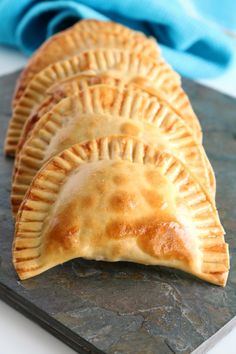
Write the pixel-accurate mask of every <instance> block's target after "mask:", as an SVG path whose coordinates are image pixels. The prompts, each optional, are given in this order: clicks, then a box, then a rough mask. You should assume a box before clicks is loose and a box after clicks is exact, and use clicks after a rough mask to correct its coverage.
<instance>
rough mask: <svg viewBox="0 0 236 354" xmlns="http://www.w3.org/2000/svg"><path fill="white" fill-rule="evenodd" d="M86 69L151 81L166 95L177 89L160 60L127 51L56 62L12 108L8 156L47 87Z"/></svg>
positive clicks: (96, 52)
mask: <svg viewBox="0 0 236 354" xmlns="http://www.w3.org/2000/svg"><path fill="white" fill-rule="evenodd" d="M88 70H89V71H91V70H92V71H93V72H94V73H95V74H97V73H100V72H104V71H107V70H112V71H115V72H118V73H119V74H120V75H121V76H123V77H126V78H128V79H129V80H133V79H134V78H135V79H136V80H137V79H138V78H139V79H140V78H145V80H150V81H152V82H154V83H155V88H156V89H159V90H160V91H161V92H163V93H165V94H168V92H169V93H170V94H171V93H172V91H173V87H175V86H176V85H179V86H180V77H179V75H178V74H177V73H175V72H174V71H173V70H172V69H171V68H170V67H169V66H168V65H167V64H166V63H165V62H164V61H163V60H162V59H158V60H155V59H152V58H151V57H145V56H143V55H141V54H137V53H135V52H130V51H124V50H119V49H104V50H102V49H95V50H89V51H86V52H83V53H81V54H79V55H78V56H75V57H72V58H70V59H66V60H64V61H61V62H57V63H55V64H52V65H50V66H48V67H47V68H46V69H44V70H43V71H41V72H40V73H38V74H37V75H36V76H35V77H34V78H33V80H32V81H31V82H30V84H29V85H28V87H27V89H26V90H25V92H24V95H23V96H22V97H21V99H20V100H19V102H18V103H17V105H16V107H15V108H14V110H13V115H12V118H11V120H10V123H9V128H8V132H7V138H6V141H5V153H6V154H7V155H14V154H15V151H16V147H17V144H18V142H19V139H20V135H21V132H22V129H23V126H24V124H25V122H26V120H27V119H28V117H29V116H30V115H31V114H32V112H33V111H34V110H35V109H36V108H37V106H38V105H40V103H41V102H42V101H43V100H44V99H45V97H46V96H47V90H48V89H49V87H51V86H52V85H55V84H56V83H58V82H60V81H62V80H65V79H67V78H69V77H73V76H74V75H77V74H78V73H80V72H82V71H88Z"/></svg>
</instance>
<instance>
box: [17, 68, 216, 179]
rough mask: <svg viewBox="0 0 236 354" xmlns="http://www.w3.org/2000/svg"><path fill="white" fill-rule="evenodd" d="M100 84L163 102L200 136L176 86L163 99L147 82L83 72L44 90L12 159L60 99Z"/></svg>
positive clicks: (197, 136) (196, 120)
mask: <svg viewBox="0 0 236 354" xmlns="http://www.w3.org/2000/svg"><path fill="white" fill-rule="evenodd" d="M118 76H119V75H118ZM101 84H103V85H104V84H105V85H110V86H115V87H118V88H120V89H124V88H128V89H130V88H132V89H133V90H134V89H135V90H140V91H142V92H143V91H145V92H147V93H149V94H150V95H152V96H155V97H157V98H158V99H159V100H161V101H163V102H164V101H165V103H166V104H167V105H169V106H170V107H171V109H172V110H174V111H176V113H177V114H178V115H179V116H180V117H181V118H182V119H183V120H184V121H185V122H186V123H187V124H188V125H189V128H191V129H192V132H193V134H194V135H195V136H196V138H197V139H198V140H200V141H201V138H202V133H201V127H200V124H199V121H198V118H197V117H196V115H195V114H194V111H193V109H192V107H191V104H190V102H189V99H188V97H187V95H186V94H185V92H184V90H183V89H182V88H181V87H180V86H175V87H173V90H172V92H171V93H170V94H169V95H168V98H167V97H165V95H164V94H163V93H161V91H160V90H154V89H151V87H150V84H148V83H147V82H146V84H145V82H144V80H142V82H140V80H135V79H134V80H132V81H131V80H130V81H129V82H128V81H127V80H126V78H125V77H124V78H120V77H116V75H115V73H112V72H111V73H110V72H106V73H101V74H97V75H95V74H94V73H86V72H84V73H81V74H78V75H76V76H73V77H72V78H69V79H67V80H64V81H62V82H59V83H58V84H55V85H53V86H51V87H50V88H49V89H48V90H47V96H46V98H45V99H44V100H43V101H42V103H41V104H40V105H39V106H38V107H37V108H36V109H35V110H34V111H33V113H32V114H31V115H30V116H29V118H28V119H27V121H26V123H25V125H24V127H23V130H22V133H21V136H20V139H19V142H18V146H17V151H16V155H17V154H18V153H19V151H20V150H21V148H22V146H23V145H24V143H25V141H26V139H27V137H29V134H30V131H31V130H32V129H33V127H34V125H35V124H36V123H37V121H38V120H39V119H40V117H42V116H43V115H44V114H45V113H47V112H48V111H50V109H51V108H52V107H53V106H54V105H55V104H56V103H58V102H59V101H60V100H61V99H62V98H65V97H68V96H71V95H75V94H78V93H79V92H80V91H81V90H85V89H87V88H88V87H90V86H94V85H101ZM213 184H215V180H214V178H213V181H212V185H213Z"/></svg>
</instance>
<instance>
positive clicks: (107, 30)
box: [13, 20, 160, 106]
mask: <svg viewBox="0 0 236 354" xmlns="http://www.w3.org/2000/svg"><path fill="white" fill-rule="evenodd" d="M94 48H121V49H129V50H134V51H135V52H137V53H143V54H144V55H148V56H152V57H153V58H157V57H158V56H159V55H160V51H159V48H158V46H157V43H156V41H155V40H154V39H152V38H147V37H146V36H145V35H144V34H143V33H141V32H136V31H133V30H131V29H130V28H128V27H125V26H123V25H120V24H118V23H114V22H104V21H97V20H83V21H80V22H78V23H77V24H76V25H74V26H73V27H71V28H69V29H67V30H66V31H63V32H60V33H58V34H56V35H54V36H52V37H50V38H49V39H48V40H47V41H46V42H45V43H43V45H42V46H41V47H40V48H39V49H38V50H37V51H36V52H35V54H34V55H33V56H32V58H31V59H30V61H29V62H28V64H27V66H26V68H25V69H24V70H23V71H22V73H21V75H20V78H19V80H18V84H17V87H16V91H15V96H14V99H13V106H15V105H16V103H17V102H18V100H19V99H20V97H21V96H22V94H23V92H24V91H25V89H26V87H27V85H28V83H29V82H30V80H31V79H32V78H33V77H34V75H36V74H37V73H38V72H40V71H41V70H43V69H44V68H46V67H47V66H48V65H50V64H52V63H55V62H57V61H59V60H62V59H65V58H69V57H71V56H74V55H77V54H79V53H80V52H81V51H83V50H87V49H94Z"/></svg>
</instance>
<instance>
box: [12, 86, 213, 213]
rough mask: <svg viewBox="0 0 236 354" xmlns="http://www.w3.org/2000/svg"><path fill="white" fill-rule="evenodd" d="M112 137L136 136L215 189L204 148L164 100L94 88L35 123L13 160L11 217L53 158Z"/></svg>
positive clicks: (55, 108) (133, 93)
mask: <svg viewBox="0 0 236 354" xmlns="http://www.w3.org/2000/svg"><path fill="white" fill-rule="evenodd" d="M113 134H124V135H130V136H136V137H139V138H141V139H143V140H144V141H146V142H148V143H150V144H153V145H156V146H158V148H159V149H163V150H166V151H169V152H171V153H172V154H174V155H176V156H177V157H178V158H179V159H180V160H182V161H183V162H184V163H186V164H187V165H188V166H189V168H190V169H191V171H192V172H193V173H194V174H195V175H196V178H197V179H198V180H199V182H200V183H202V184H203V185H204V186H205V187H206V188H214V187H215V185H214V186H211V185H210V183H211V179H212V176H213V178H214V173H213V170H212V168H211V166H210V164H209V162H208V160H207V158H206V155H205V152H204V149H203V147H202V146H201V145H199V144H198V143H197V142H196V140H195V138H194V136H193V134H192V132H191V130H190V129H189V128H188V126H187V125H186V124H185V123H184V121H183V120H182V119H181V118H180V117H179V116H178V115H176V114H175V112H174V111H172V110H171V109H170V107H169V106H167V105H166V104H165V102H163V101H161V100H158V99H157V98H156V97H154V96H150V95H149V94H147V93H144V92H140V91H133V90H132V89H130V90H121V89H119V88H114V87H111V86H106V85H97V86H91V87H89V88H87V89H86V90H84V91H80V92H78V95H77V96H71V97H68V98H65V99H63V100H61V101H60V102H59V103H58V104H57V105H55V106H54V107H53V109H52V110H51V111H49V112H48V113H46V114H45V115H44V116H43V117H41V119H40V120H39V121H38V123H37V124H36V125H35V127H34V129H33V130H32V132H31V135H30V137H29V139H28V140H26V143H25V144H24V146H23V148H22V150H21V151H20V153H19V155H18V156H17V158H16V165H15V176H14V179H13V184H12V198H11V200H12V209H13V213H14V214H15V213H16V212H17V210H18V208H19V205H20V204H21V202H22V200H23V197H24V195H25V193H26V191H27V189H28V187H29V184H30V182H31V180H32V178H33V176H34V175H35V174H36V172H37V171H38V170H39V169H40V168H41V167H42V165H43V164H44V163H45V162H46V161H47V160H49V159H50V158H51V157H52V156H54V155H56V154H58V153H59V152H60V151H62V150H64V149H66V148H68V147H69V146H71V145H73V144H75V143H78V142H82V141H85V140H91V139H95V138H99V137H103V136H109V135H113Z"/></svg>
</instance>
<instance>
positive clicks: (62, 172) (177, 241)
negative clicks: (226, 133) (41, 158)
mask: <svg viewBox="0 0 236 354" xmlns="http://www.w3.org/2000/svg"><path fill="white" fill-rule="evenodd" d="M223 234H224V231H223V228H222V226H221V223H220V220H219V217H218V213H217V211H216V209H215V207H214V205H213V203H212V201H211V197H210V196H209V195H208V193H207V192H206V190H205V189H204V188H203V187H202V186H201V185H200V184H199V183H198V181H197V179H196V178H195V177H194V176H193V175H192V174H191V173H190V171H189V170H188V168H187V166H186V165H184V164H182V163H181V162H180V161H179V160H178V159H176V158H175V157H174V156H173V155H170V154H169V153H167V152H164V151H162V150H158V149H156V148H154V147H153V146H151V145H146V144H144V143H143V142H142V141H140V140H138V139H136V138H132V137H119V136H117V137H114V136H112V137H106V138H102V139H97V140H92V141H90V142H85V143H82V144H76V145H73V146H72V147H70V148H68V149H66V150H64V151H63V152H61V153H60V154H59V155H56V156H55V157H54V158H53V159H51V160H50V161H49V162H48V163H47V164H45V165H44V166H43V167H42V169H41V170H40V171H39V172H38V173H37V175H36V176H35V178H34V179H33V182H32V184H31V186H30V188H29V190H28V192H27V194H26V197H25V199H24V201H23V203H22V204H21V207H20V209H19V212H18V214H17V219H16V230H15V238H14V243H13V262H14V266H15V269H16V271H17V273H18V275H19V277H20V279H27V278H30V277H33V276H36V275H37V274H40V273H42V272H44V271H46V270H48V269H50V268H52V267H54V266H56V265H58V264H61V263H64V262H66V261H68V260H71V259H73V258H77V257H83V258H85V259H92V260H104V261H110V262H116V261H128V262H136V263H142V264H146V265H161V266H168V267H173V268H178V269H181V270H183V271H185V272H188V273H191V274H193V275H195V276H197V277H199V278H201V279H204V280H206V281H208V282H210V283H213V284H217V285H221V286H224V285H225V284H226V281H227V276H228V271H229V255H228V245H227V244H226V243H225V241H224V236H223Z"/></svg>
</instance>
